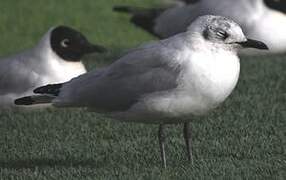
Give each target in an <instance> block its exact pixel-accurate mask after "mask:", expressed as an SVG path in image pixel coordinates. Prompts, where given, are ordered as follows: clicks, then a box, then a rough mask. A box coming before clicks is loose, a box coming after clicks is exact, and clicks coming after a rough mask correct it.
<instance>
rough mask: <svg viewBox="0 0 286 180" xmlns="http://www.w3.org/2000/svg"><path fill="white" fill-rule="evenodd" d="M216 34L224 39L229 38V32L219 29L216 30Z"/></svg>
mask: <svg viewBox="0 0 286 180" xmlns="http://www.w3.org/2000/svg"><path fill="white" fill-rule="evenodd" d="M216 35H217V36H218V37H220V38H222V39H226V38H228V34H227V32H225V31H222V30H219V31H217V32H216Z"/></svg>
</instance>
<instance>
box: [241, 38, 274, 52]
mask: <svg viewBox="0 0 286 180" xmlns="http://www.w3.org/2000/svg"><path fill="white" fill-rule="evenodd" d="M238 44H240V45H241V46H242V47H244V48H255V49H264V50H268V49H269V48H268V47H267V45H266V44H265V43H263V42H261V41H257V40H253V39H247V41H244V42H239V43H238Z"/></svg>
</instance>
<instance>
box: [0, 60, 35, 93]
mask: <svg viewBox="0 0 286 180" xmlns="http://www.w3.org/2000/svg"><path fill="white" fill-rule="evenodd" d="M17 58H20V57H11V58H8V59H2V60H0V95H6V94H19V93H23V92H26V91H28V90H30V89H31V88H33V87H35V86H36V85H37V83H36V82H38V79H39V75H38V74H37V73H36V72H34V71H33V70H32V69H31V68H30V67H29V66H28V65H27V64H25V63H24V61H22V60H23V59H17ZM23 58H24V57H23Z"/></svg>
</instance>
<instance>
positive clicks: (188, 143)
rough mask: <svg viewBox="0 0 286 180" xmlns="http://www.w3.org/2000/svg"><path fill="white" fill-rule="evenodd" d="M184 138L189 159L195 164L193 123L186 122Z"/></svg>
mask: <svg viewBox="0 0 286 180" xmlns="http://www.w3.org/2000/svg"><path fill="white" fill-rule="evenodd" d="M184 138H185V143H186V147H187V155H188V160H189V161H191V163H192V164H193V155H192V132H191V123H189V122H188V123H184Z"/></svg>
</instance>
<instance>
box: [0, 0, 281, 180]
mask: <svg viewBox="0 0 286 180" xmlns="http://www.w3.org/2000/svg"><path fill="white" fill-rule="evenodd" d="M158 1H159V0H157V1H154V0H140V1H139V0H73V1H72V0H60V1H59V0H37V1H36V0H22V1H16V0H1V3H0V22H1V25H0V34H1V35H0V39H1V41H0V52H1V55H2V56H6V55H8V54H11V53H14V52H17V51H20V50H22V49H25V48H29V47H32V46H33V45H34V44H35V43H36V42H37V41H38V40H39V39H40V37H41V36H42V35H43V34H44V33H45V32H46V31H47V30H48V29H49V27H51V26H55V25H61V24H64V25H69V26H72V27H75V28H76V29H79V30H80V31H82V32H83V33H84V34H86V35H87V37H88V38H89V39H90V40H91V41H92V42H96V43H99V44H102V45H104V46H106V47H108V48H110V52H109V53H107V54H106V55H94V56H90V57H87V59H88V60H87V61H86V63H87V65H88V67H89V68H90V69H91V68H96V67H98V66H103V65H104V64H108V63H110V62H112V61H114V60H115V59H116V57H118V56H119V55H120V53H121V52H124V51H125V50H126V49H128V48H132V47H134V46H136V45H138V44H140V43H142V42H146V41H149V40H152V39H155V38H154V37H152V36H150V35H149V34H147V33H145V32H143V31H142V30H140V29H138V28H136V27H134V26H133V25H131V24H130V23H129V22H128V16H127V15H119V14H116V13H113V12H112V11H111V9H112V6H113V5H115V4H130V5H136V6H145V7H150V6H154V5H158V3H159V2H158ZM277 28H278V27H277ZM285 35H286V34H285ZM285 68H286V55H285V56H283V55H280V56H267V57H247V58H242V60H241V77H240V80H239V83H238V86H237V88H236V89H235V91H234V92H233V93H232V95H231V96H230V97H229V98H228V100H227V101H226V102H225V103H224V104H223V105H222V106H220V107H219V108H218V109H217V110H216V111H214V112H213V113H211V114H209V115H208V116H205V117H197V118H193V123H192V129H193V146H194V147H193V152H194V163H193V165H191V164H190V163H189V162H188V161H187V160H186V152H185V146H184V141H183V136H182V126H181V125H177V126H168V130H167V136H168V138H167V147H166V153H167V154H166V155H167V169H165V170H164V169H162V168H161V161H160V155H159V147H158V140H157V128H158V127H157V126H156V125H144V124H132V123H121V122H117V121H114V120H112V119H106V118H105V117H103V116H100V115H99V114H96V113H88V112H86V111H84V109H46V110H40V111H29V112H7V111H2V112H1V113H0V179H1V180H2V179H3V180H6V179H26V180H32V179H37V180H38V179H55V180H60V179H66V180H71V179H281V180H282V179H286V114H285V113H286V112H285V109H286V97H285V96H286V92H285V91H286V79H285V78H286V69H285ZM0 88H1V87H0ZM114 91H116V89H115V90H114Z"/></svg>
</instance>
